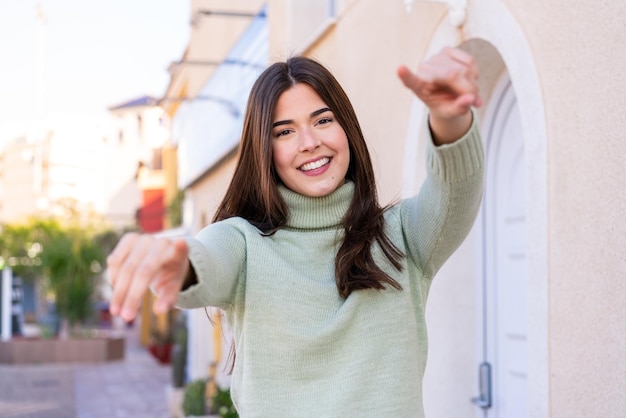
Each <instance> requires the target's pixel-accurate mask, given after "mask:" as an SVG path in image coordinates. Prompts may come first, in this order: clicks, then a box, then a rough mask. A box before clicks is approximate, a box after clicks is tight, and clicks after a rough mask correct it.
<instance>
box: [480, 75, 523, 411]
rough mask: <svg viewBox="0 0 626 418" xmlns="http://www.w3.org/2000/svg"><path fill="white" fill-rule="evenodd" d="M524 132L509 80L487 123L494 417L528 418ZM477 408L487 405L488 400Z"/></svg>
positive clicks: (486, 356) (488, 345)
mask: <svg viewBox="0 0 626 418" xmlns="http://www.w3.org/2000/svg"><path fill="white" fill-rule="evenodd" d="M522 129H523V127H522V124H521V120H520V114H519V109H518V107H517V99H516V97H515V92H514V90H513V87H512V85H511V81H510V79H509V77H508V75H507V74H505V75H503V76H502V77H501V79H500V80H499V82H498V83H497V86H496V88H495V89H494V94H492V96H491V98H490V100H489V103H488V105H487V109H486V111H485V120H484V122H483V131H484V132H483V135H484V138H485V141H486V158H487V166H486V168H487V170H486V179H485V180H486V183H485V195H484V201H483V207H482V213H481V222H482V248H483V260H482V289H481V292H480V293H481V299H482V303H483V312H482V318H481V320H480V332H481V333H482V335H483V339H482V358H481V362H482V369H481V370H482V375H483V376H482V379H483V381H482V385H481V386H482V389H481V396H479V398H480V397H482V401H483V402H482V406H483V407H482V408H481V409H480V411H479V413H478V416H482V417H489V418H518V417H519V418H522V417H523V418H526V417H528V387H527V384H528V379H527V375H528V353H527V334H528V330H527V328H528V327H527V322H528V319H527V318H528V307H527V283H528V280H527V276H528V269H527V260H526V255H527V254H526V252H527V250H526V243H527V237H526V205H525V196H526V191H525V182H524V178H525V175H524V167H525V164H524V142H523V132H522ZM479 374H480V373H479ZM489 379H490V380H491V382H488V381H487V380H489ZM489 383H490V384H489ZM488 386H490V389H491V393H490V394H489V393H488V392H489V391H488ZM488 398H490V399H488ZM489 401H490V402H489ZM475 403H476V404H478V405H479V406H480V404H481V402H480V399H479V400H477V401H475Z"/></svg>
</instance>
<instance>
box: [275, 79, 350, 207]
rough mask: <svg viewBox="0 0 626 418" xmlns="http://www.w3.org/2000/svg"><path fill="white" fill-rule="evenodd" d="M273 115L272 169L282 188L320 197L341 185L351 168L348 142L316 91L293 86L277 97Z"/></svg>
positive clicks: (302, 86) (297, 85) (304, 86)
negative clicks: (349, 166) (285, 187)
mask: <svg viewBox="0 0 626 418" xmlns="http://www.w3.org/2000/svg"><path fill="white" fill-rule="evenodd" d="M274 113H275V116H274V120H275V122H274V123H273V126H274V134H273V135H274V138H273V140H272V154H273V161H274V168H275V170H276V173H277V174H278V177H279V178H280V179H281V181H282V182H283V183H284V184H285V186H287V187H288V188H290V189H291V190H293V191H294V192H297V193H300V194H302V195H305V196H312V197H320V196H326V195H327V194H329V193H331V192H333V191H335V190H336V189H337V188H338V187H339V186H340V185H342V184H343V183H344V181H345V178H346V173H347V171H348V165H349V164H350V149H349V147H348V139H347V138H346V133H345V131H344V130H343V128H342V127H341V125H340V124H339V123H338V122H337V121H336V120H335V117H334V115H333V112H332V111H331V110H330V109H329V108H328V106H327V105H326V103H324V102H323V101H322V99H321V98H320V97H319V96H318V94H317V93H316V92H315V90H313V89H312V88H311V87H309V86H308V85H307V84H296V85H294V86H293V87H292V88H290V89H289V90H287V91H285V92H284V93H283V94H282V95H281V96H280V98H279V99H278V102H277V103H276V110H275V112H274Z"/></svg>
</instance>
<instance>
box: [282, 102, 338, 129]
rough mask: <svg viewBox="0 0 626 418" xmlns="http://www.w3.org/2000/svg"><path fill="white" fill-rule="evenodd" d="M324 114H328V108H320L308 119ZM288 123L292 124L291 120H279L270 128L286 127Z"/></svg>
mask: <svg viewBox="0 0 626 418" xmlns="http://www.w3.org/2000/svg"><path fill="white" fill-rule="evenodd" d="M324 112H330V108H328V107H323V108H321V109H317V110H316V111H315V112H312V113H311V114H310V115H309V117H310V118H314V117H316V116H317V115H321V114H322V113H324ZM290 123H293V119H286V120H279V121H277V122H274V123H273V124H272V128H275V127H277V126H280V125H288V124H290Z"/></svg>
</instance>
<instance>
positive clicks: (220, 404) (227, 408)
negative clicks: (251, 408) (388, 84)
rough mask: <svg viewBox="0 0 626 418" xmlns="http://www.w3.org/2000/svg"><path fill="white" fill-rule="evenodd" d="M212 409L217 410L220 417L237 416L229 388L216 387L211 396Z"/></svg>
mask: <svg viewBox="0 0 626 418" xmlns="http://www.w3.org/2000/svg"><path fill="white" fill-rule="evenodd" d="M211 405H212V409H213V411H215V412H217V413H218V414H219V416H220V417H222V418H238V417H239V414H237V410H236V409H235V406H234V405H233V400H232V399H231V397H230V390H229V389H221V388H218V389H217V393H216V394H215V396H214V397H213V400H212V402H211Z"/></svg>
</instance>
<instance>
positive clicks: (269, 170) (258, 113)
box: [214, 56, 404, 298]
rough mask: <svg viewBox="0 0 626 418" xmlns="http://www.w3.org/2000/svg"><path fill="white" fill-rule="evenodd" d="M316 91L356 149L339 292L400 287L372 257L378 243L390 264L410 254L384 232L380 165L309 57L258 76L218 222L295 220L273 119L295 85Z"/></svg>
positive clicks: (345, 104)
mask: <svg viewBox="0 0 626 418" xmlns="http://www.w3.org/2000/svg"><path fill="white" fill-rule="evenodd" d="M298 83H304V84H307V85H308V86H310V87H311V88H313V90H315V91H316V92H317V94H318V95H319V96H320V98H321V99H322V100H323V101H324V102H325V103H326V105H327V106H328V107H329V108H330V110H331V111H332V112H333V114H334V115H335V118H336V120H337V122H338V123H339V124H340V125H341V127H342V128H343V129H344V131H345V133H346V136H347V138H348V145H349V149H350V164H349V166H348V171H347V174H346V179H348V180H352V181H353V182H354V185H355V192H354V197H353V198H352V202H351V203H350V207H349V209H348V211H347V212H346V214H345V216H344V218H343V229H344V232H345V233H344V237H343V243H342V244H341V246H340V248H339V250H338V252H337V256H336V259H335V277H336V282H337V290H338V292H339V294H340V295H341V296H342V297H344V298H347V297H348V296H349V295H350V293H352V291H354V290H359V289H369V288H373V289H379V290H382V289H385V285H390V286H391V287H393V288H395V289H398V290H400V289H401V286H400V284H399V283H398V282H397V281H395V280H394V279H393V278H392V277H390V276H389V275H388V274H387V273H385V272H384V271H383V270H382V269H381V268H380V267H378V266H377V265H376V263H375V261H374V258H373V256H372V245H373V244H374V243H375V242H377V243H378V245H379V246H380V248H381V250H382V251H383V253H384V254H385V256H386V257H387V259H388V260H389V262H390V263H391V264H392V265H393V266H394V267H395V268H396V269H398V270H401V268H402V267H401V264H400V260H401V259H402V257H403V256H404V255H403V254H402V253H401V252H400V251H399V250H398V248H397V247H396V246H394V245H393V243H392V242H391V241H390V239H389V238H388V236H387V235H386V234H385V228H384V227H385V225H384V217H383V214H384V208H381V206H380V205H379V203H378V196H377V192H376V183H375V178H374V170H373V168H372V162H371V159H370V154H369V151H368V149H367V145H366V143H365V138H364V137H363V133H362V131H361V127H360V125H359V122H358V120H357V117H356V114H355V112H354V109H353V107H352V104H351V103H350V100H349V99H348V96H347V95H346V93H345V92H344V90H343V88H342V87H341V85H340V84H339V82H338V81H337V80H336V79H335V77H334V76H333V75H332V74H331V73H330V71H328V70H327V69H326V68H325V67H324V66H323V65H321V64H320V63H318V62H316V61H315V60H312V59H310V58H306V57H301V56H296V57H292V58H290V59H288V60H287V61H286V62H278V63H275V64H272V65H271V66H269V67H268V68H267V69H266V70H265V71H264V72H263V73H262V74H261V75H260V76H259V78H258V79H257V80H256V82H255V83H254V85H253V87H252V90H251V92H250V96H249V99H248V105H247V109H246V115H245V118H244V123H243V131H242V137H241V143H240V149H239V160H238V162H237V167H236V169H235V173H234V176H233V178H232V180H231V183H230V186H229V187H228V190H227V191H226V195H225V196H224V199H223V200H222V203H221V204H220V206H219V208H218V210H217V213H216V215H215V218H214V221H219V220H223V219H227V218H230V217H234V216H239V217H242V218H244V219H246V220H247V221H248V222H250V223H251V224H252V225H254V226H256V227H257V228H258V229H259V230H261V231H262V232H263V233H264V234H268V235H271V234H273V233H274V232H276V231H277V230H278V229H280V228H281V227H282V226H283V225H285V223H286V222H287V219H288V217H289V208H288V207H287V204H286V203H285V201H284V200H283V198H282V196H281V194H280V193H279V191H278V187H277V186H278V184H279V183H280V178H279V177H278V175H277V173H276V170H275V169H274V166H273V163H272V161H273V158H272V123H273V120H272V118H273V114H274V109H275V107H276V103H277V102H278V99H279V97H280V95H281V94H282V93H283V92H284V91H286V90H288V89H290V88H291V87H293V86H294V85H295V84H298Z"/></svg>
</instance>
